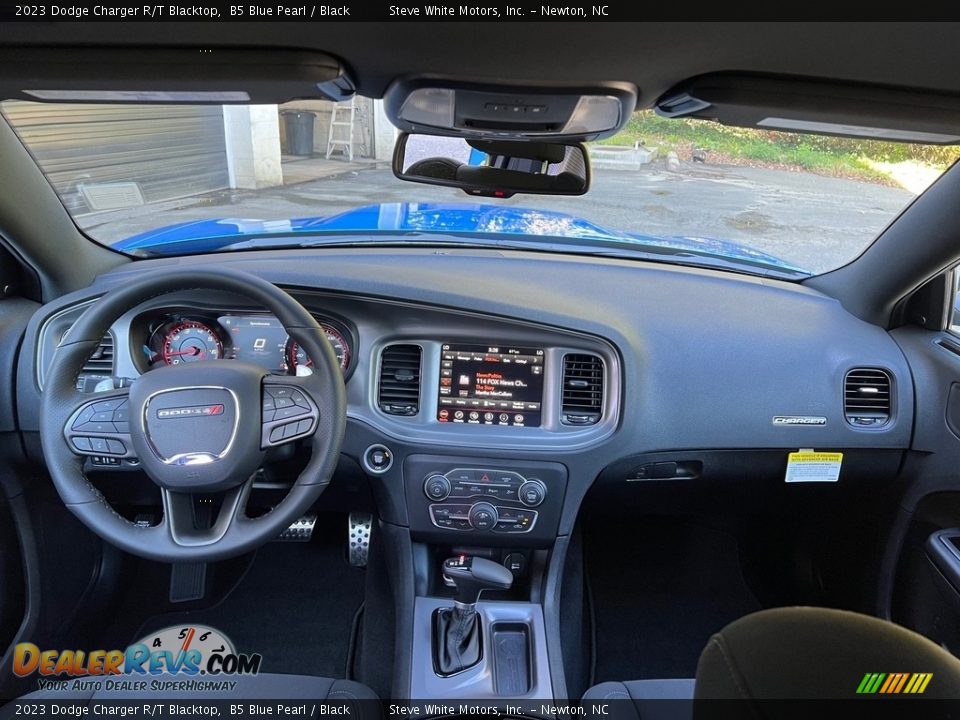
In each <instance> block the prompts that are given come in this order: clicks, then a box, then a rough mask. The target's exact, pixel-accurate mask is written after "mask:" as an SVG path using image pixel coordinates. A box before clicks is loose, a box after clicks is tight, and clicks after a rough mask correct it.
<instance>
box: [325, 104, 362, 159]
mask: <svg viewBox="0 0 960 720" xmlns="http://www.w3.org/2000/svg"><path fill="white" fill-rule="evenodd" d="M356 116H357V106H356V104H354V99H353V98H352V97H351V98H350V100H348V101H347V102H342V103H334V105H333V110H332V111H331V113H330V131H329V133H327V160H329V159H330V157H331V156H332V155H333V154H334V153H340V155H341V157H343V158H345V159H346V160H347V161H348V162H353V146H354V145H355V144H356V143H355V142H354V140H353V123H354V120H355V119H356Z"/></svg>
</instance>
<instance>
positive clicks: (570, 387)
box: [560, 355, 603, 425]
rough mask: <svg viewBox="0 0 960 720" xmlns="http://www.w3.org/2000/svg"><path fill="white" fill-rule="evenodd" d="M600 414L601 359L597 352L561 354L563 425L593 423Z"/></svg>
mask: <svg viewBox="0 0 960 720" xmlns="http://www.w3.org/2000/svg"><path fill="white" fill-rule="evenodd" d="M602 415H603V360H601V359H600V358H599V357H597V356H596V355H564V356H563V401H562V403H561V411H560V420H561V422H562V423H563V424H564V425H595V424H596V423H598V422H600V417H601V416H602Z"/></svg>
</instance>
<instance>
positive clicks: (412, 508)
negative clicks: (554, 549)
mask: <svg viewBox="0 0 960 720" xmlns="http://www.w3.org/2000/svg"><path fill="white" fill-rule="evenodd" d="M427 458H430V456H412V457H411V458H410V459H408V461H407V463H406V464H405V467H404V475H405V481H406V483H407V499H408V512H409V514H410V518H411V528H412V529H414V530H415V531H417V530H420V531H421V532H426V527H424V526H423V525H421V523H420V521H419V518H423V520H425V521H426V523H428V524H429V527H430V528H433V531H432V532H431V533H430V534H433V535H437V534H438V531H444V532H447V533H449V532H450V531H453V532H456V533H463V534H464V535H463V536H462V538H463V539H462V542H467V534H468V533H469V534H472V535H476V536H478V537H477V541H478V542H483V543H488V542H489V543H492V544H496V538H503V540H504V542H507V541H508V540H507V537H506V536H509V538H510V540H511V541H517V540H520V539H521V538H527V537H529V538H530V539H531V540H533V538H539V537H540V536H541V535H544V536H545V537H554V538H555V532H556V529H555V526H556V523H557V518H558V516H559V510H560V508H561V506H562V496H563V492H564V489H565V485H566V472H565V468H564V467H563V466H562V465H560V464H558V463H533V462H529V461H515V462H509V461H497V462H496V463H494V462H491V461H480V463H476V462H461V463H457V464H455V465H454V464H450V463H449V459H447V460H448V462H447V463H439V462H435V461H430V460H425V459H427ZM435 459H436V460H440V459H441V458H439V457H437V458H435ZM464 460H465V459H464ZM481 463H482V464H481ZM418 476H419V477H418ZM411 483H416V485H415V486H411ZM414 487H415V488H416V489H415V490H414ZM417 498H419V499H417ZM481 537H482V538H483V539H481Z"/></svg>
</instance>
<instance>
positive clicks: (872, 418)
mask: <svg viewBox="0 0 960 720" xmlns="http://www.w3.org/2000/svg"><path fill="white" fill-rule="evenodd" d="M843 414H844V416H845V417H846V418H847V422H848V423H850V424H851V425H853V426H855V427H876V426H877V425H883V424H885V423H886V422H887V421H889V420H890V375H889V374H888V373H887V372H886V370H878V369H876V368H856V369H855V370H851V371H850V372H848V373H847V377H846V378H845V379H844V382H843Z"/></svg>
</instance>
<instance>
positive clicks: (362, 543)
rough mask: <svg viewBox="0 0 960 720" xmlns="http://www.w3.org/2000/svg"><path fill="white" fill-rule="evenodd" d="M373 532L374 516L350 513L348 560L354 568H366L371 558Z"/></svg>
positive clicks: (348, 520)
mask: <svg viewBox="0 0 960 720" xmlns="http://www.w3.org/2000/svg"><path fill="white" fill-rule="evenodd" d="M372 532H373V515H371V514H370V513H361V512H354V513H350V517H349V518H348V519H347V558H348V559H349V561H350V564H351V565H352V566H353V567H366V566H367V558H369V557H370V533H372Z"/></svg>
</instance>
